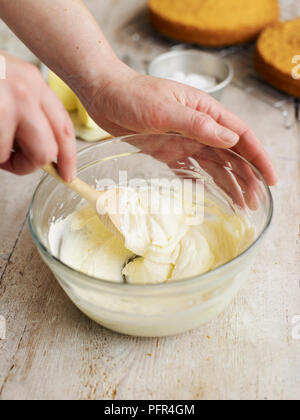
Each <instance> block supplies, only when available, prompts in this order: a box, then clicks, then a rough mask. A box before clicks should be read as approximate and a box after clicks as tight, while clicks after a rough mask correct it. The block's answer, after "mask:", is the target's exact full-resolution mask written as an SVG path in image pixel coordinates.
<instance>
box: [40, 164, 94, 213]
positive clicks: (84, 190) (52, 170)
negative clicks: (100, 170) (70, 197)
mask: <svg viewBox="0 0 300 420" xmlns="http://www.w3.org/2000/svg"><path fill="white" fill-rule="evenodd" d="M43 171H44V172H46V173H47V174H49V175H51V176H52V177H53V178H55V179H56V180H57V181H58V182H60V183H62V184H64V185H65V186H66V187H68V188H70V189H71V190H73V191H75V192H76V193H77V194H79V195H80V196H81V197H82V198H84V199H85V200H87V201H88V202H89V203H90V204H91V205H92V206H93V207H94V208H96V206H97V201H98V199H99V196H100V194H101V193H99V191H96V190H95V189H94V188H92V187H91V186H90V185H88V184H86V183H85V182H83V181H82V180H81V179H79V178H76V179H74V181H73V182H65V181H64V180H63V179H62V178H61V176H60V175H59V173H58V170H57V165H56V163H51V164H49V165H46V166H44V167H43Z"/></svg>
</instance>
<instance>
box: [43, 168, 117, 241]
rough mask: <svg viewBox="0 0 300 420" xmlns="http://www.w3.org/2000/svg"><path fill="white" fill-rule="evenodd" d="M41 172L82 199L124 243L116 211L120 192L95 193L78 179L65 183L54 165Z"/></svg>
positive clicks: (113, 190)
mask: <svg viewBox="0 0 300 420" xmlns="http://www.w3.org/2000/svg"><path fill="white" fill-rule="evenodd" d="M43 171H44V172H46V173H47V174H49V175H51V176H52V177H53V178H55V179H56V180H57V181H59V182H60V183H62V184H64V185H65V186H66V187H68V188H70V189H71V190H73V191H75V192H76V193H77V194H78V195H80V197H82V198H84V199H85V200H86V201H87V202H88V203H89V204H90V205H91V206H92V207H93V208H94V209H95V210H96V212H97V215H98V217H99V219H100V220H101V222H102V223H103V224H104V225H105V226H106V227H107V228H108V229H109V230H110V231H111V233H113V234H114V235H115V236H116V237H118V238H119V239H121V240H122V242H125V238H124V236H123V234H122V232H121V230H120V229H121V227H120V218H119V215H118V211H117V209H118V208H119V207H118V203H117V201H118V198H119V193H120V190H117V189H112V190H108V191H97V190H95V189H94V188H92V187H91V186H90V185H88V184H86V183H85V182H84V181H82V180H81V179H79V178H76V179H75V180H74V181H73V182H69V183H68V182H65V181H64V180H63V179H62V178H61V176H60V175H59V173H58V170H57V166H56V164H55V163H51V164H50V165H46V166H44V167H43ZM100 208H101V211H100Z"/></svg>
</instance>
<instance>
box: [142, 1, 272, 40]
mask: <svg viewBox="0 0 300 420" xmlns="http://www.w3.org/2000/svg"><path fill="white" fill-rule="evenodd" d="M149 10H150V18H151V22H152V24H153V26H154V27H155V28H156V29H157V30H158V31H159V32H160V33H162V34H163V35H165V36H167V37H170V38H174V39H177V40H179V41H185V42H193V43H197V44H200V45H206V46H214V47H219V46H226V45H233V44H240V43H243V42H248V41H250V40H252V39H254V38H256V37H257V35H259V33H260V32H261V31H262V30H263V29H264V28H265V27H266V26H268V25H270V24H272V23H274V22H276V21H277V20H278V18H279V4H278V0H263V1H262V0H247V1H246V2H244V1H240V0H184V1H183V0H149Z"/></svg>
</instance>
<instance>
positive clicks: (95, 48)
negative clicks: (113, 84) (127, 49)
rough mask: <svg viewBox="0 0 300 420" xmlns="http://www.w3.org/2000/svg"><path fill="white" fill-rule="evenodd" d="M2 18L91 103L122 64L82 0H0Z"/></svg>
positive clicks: (0, 15)
mask: <svg viewBox="0 0 300 420" xmlns="http://www.w3.org/2000/svg"><path fill="white" fill-rule="evenodd" d="M0 17H1V18H2V19H3V20H4V21H5V22H6V23H7V25H8V26H10V28H11V29H12V30H13V31H14V32H15V33H16V35H17V36H18V37H19V38H20V39H21V40H22V41H23V42H24V43H25V44H26V45H27V46H28V47H29V48H30V49H31V50H32V51H33V52H34V53H35V54H36V55H37V56H38V57H39V58H40V59H41V61H43V62H44V63H45V64H47V65H48V66H49V67H50V68H51V69H52V70H54V71H55V72H56V73H57V74H58V75H59V76H60V77H62V79H64V80H65V81H66V82H67V83H68V84H69V85H70V86H71V87H72V88H73V89H74V91H75V92H76V93H77V94H79V96H80V97H81V98H83V99H85V101H86V102H88V98H87V96H90V92H91V90H93V88H94V85H95V88H96V87H97V89H99V80H101V84H105V83H107V82H108V81H109V80H107V79H109V77H110V75H111V72H112V68H114V67H116V66H119V61H118V59H117V58H116V56H115V54H114V53H113V51H112V49H111V47H110V45H109V43H108V42H107V40H106V39H105V37H104V35H103V33H102V32H101V29H100V28H99V26H98V24H97V22H96V21H95V19H94V18H93V16H92V15H91V14H90V12H89V11H88V9H87V8H86V7H85V5H84V4H83V3H82V1H80V0H63V1H62V0H38V1H37V0H0Z"/></svg>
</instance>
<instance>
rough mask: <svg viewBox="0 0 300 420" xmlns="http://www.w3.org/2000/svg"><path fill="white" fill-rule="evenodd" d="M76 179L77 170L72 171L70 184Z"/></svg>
mask: <svg viewBox="0 0 300 420" xmlns="http://www.w3.org/2000/svg"><path fill="white" fill-rule="evenodd" d="M76 178H77V170H76V169H74V171H73V173H72V180H71V182H73V181H74V180H75V179H76Z"/></svg>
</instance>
